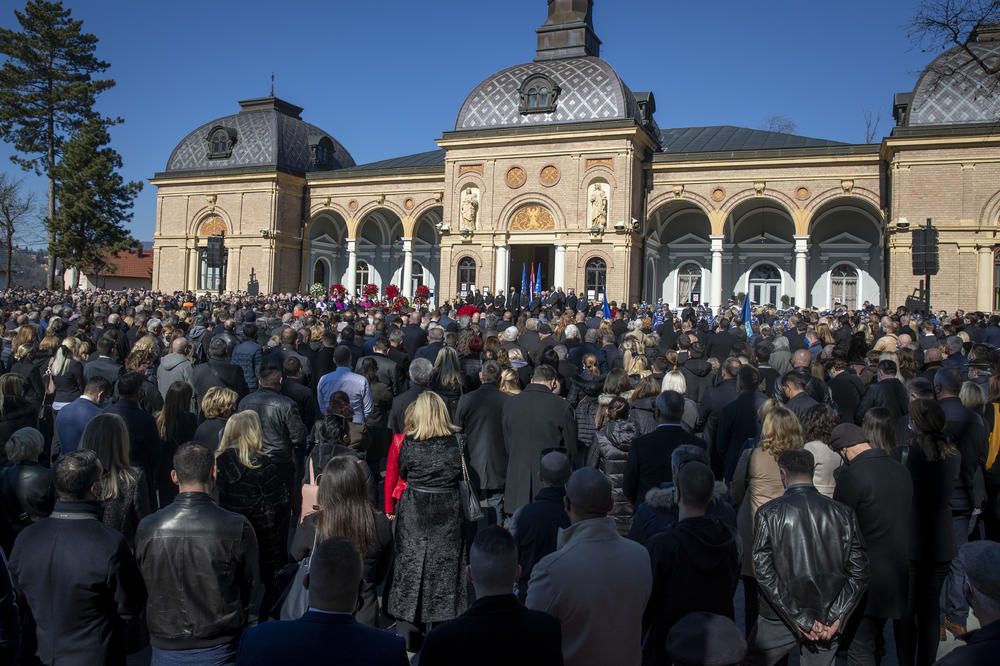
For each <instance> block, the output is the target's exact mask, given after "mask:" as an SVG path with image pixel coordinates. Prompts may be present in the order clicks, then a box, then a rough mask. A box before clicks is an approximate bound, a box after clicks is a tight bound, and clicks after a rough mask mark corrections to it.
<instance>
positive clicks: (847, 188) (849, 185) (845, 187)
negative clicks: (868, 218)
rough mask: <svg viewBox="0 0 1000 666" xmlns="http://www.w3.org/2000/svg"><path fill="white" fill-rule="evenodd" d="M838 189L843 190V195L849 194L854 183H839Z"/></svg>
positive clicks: (847, 181) (852, 189) (846, 181)
mask: <svg viewBox="0 0 1000 666" xmlns="http://www.w3.org/2000/svg"><path fill="white" fill-rule="evenodd" d="M840 189H842V190H844V194H850V193H851V192H853V191H854V181H853V180H850V179H846V180H842V181H840Z"/></svg>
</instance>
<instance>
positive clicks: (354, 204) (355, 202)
mask: <svg viewBox="0 0 1000 666" xmlns="http://www.w3.org/2000/svg"><path fill="white" fill-rule="evenodd" d="M347 207H348V208H350V209H351V210H352V211H355V210H357V209H358V200H357V199H351V202H350V203H349V204H347Z"/></svg>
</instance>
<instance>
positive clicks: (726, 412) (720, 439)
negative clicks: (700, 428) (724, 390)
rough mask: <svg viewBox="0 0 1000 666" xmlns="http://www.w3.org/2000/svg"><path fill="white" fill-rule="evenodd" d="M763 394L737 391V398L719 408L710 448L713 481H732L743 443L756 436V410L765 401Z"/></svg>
mask: <svg viewBox="0 0 1000 666" xmlns="http://www.w3.org/2000/svg"><path fill="white" fill-rule="evenodd" d="M764 400H765V397H764V395H763V394H761V393H758V392H757V391H754V392H753V393H748V392H746V391H742V392H740V394H739V395H737V396H736V399H735V400H733V401H732V402H730V403H729V404H728V405H726V406H725V407H723V408H722V412H721V413H720V414H719V425H718V428H717V429H716V431H715V440H714V441H713V442H712V446H711V453H712V456H711V459H712V471H713V472H715V478H717V479H722V478H724V479H725V480H726V483H729V482H730V481H732V480H733V472H734V471H736V462H737V461H738V460H739V458H740V452H741V451H742V450H743V443H744V442H746V441H747V440H748V439H750V438H751V437H756V436H757V435H758V434H759V433H758V426H757V408H758V407H760V406H761V404H762V403H763V402H764Z"/></svg>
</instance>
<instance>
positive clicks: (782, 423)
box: [760, 407, 802, 460]
mask: <svg viewBox="0 0 1000 666" xmlns="http://www.w3.org/2000/svg"><path fill="white" fill-rule="evenodd" d="M760 448H761V449H762V450H763V451H766V452H767V453H770V454H771V455H772V456H773V457H774V459H775V460H777V459H778V456H780V455H781V454H782V453H784V452H785V451H787V450H788V449H798V448H802V425H801V424H800V423H799V418H798V417H797V416H795V414H794V413H792V411H791V410H790V409H788V408H787V407H775V408H774V410H772V411H771V413H770V414H768V415H767V416H766V417H765V418H764V425H763V426H762V427H761V432H760Z"/></svg>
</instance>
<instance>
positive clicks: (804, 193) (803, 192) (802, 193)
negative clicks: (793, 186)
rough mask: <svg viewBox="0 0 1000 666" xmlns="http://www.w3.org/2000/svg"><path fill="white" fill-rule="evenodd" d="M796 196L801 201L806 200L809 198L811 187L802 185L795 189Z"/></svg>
mask: <svg viewBox="0 0 1000 666" xmlns="http://www.w3.org/2000/svg"><path fill="white" fill-rule="evenodd" d="M795 198H796V199H798V200H799V201H805V200H806V199H808V198H809V188H808V187H800V188H799V189H797V190H795Z"/></svg>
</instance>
